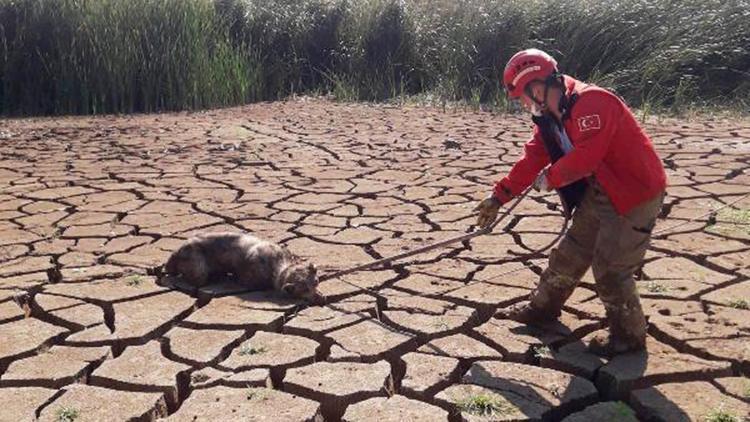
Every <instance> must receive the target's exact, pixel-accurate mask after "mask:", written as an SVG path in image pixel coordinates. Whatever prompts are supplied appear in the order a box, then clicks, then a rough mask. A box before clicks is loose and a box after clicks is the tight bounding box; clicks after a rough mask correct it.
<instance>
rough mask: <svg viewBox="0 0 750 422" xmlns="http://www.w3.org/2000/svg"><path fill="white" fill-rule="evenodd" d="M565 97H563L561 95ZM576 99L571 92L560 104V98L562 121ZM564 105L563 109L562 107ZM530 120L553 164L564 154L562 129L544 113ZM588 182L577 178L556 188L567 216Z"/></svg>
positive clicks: (570, 214)
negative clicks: (537, 129) (537, 130)
mask: <svg viewBox="0 0 750 422" xmlns="http://www.w3.org/2000/svg"><path fill="white" fill-rule="evenodd" d="M563 98H565V97H563ZM577 100H578V94H575V93H573V94H572V95H571V96H570V97H568V98H567V99H565V104H562V102H563V100H561V104H560V107H561V111H562V112H563V121H565V120H567V119H568V118H570V111H571V110H572V109H573V105H575V102H576V101H577ZM563 107H564V109H563ZM531 120H532V121H533V122H534V124H535V125H536V126H537V127H538V128H539V133H540V134H541V135H542V141H543V143H544V149H545V150H546V151H547V155H548V156H549V159H550V163H551V164H555V163H556V162H557V160H559V159H560V158H562V157H563V156H564V155H565V152H564V151H563V149H562V142H561V139H560V138H559V135H558V134H559V131H560V130H562V129H561V128H560V127H559V125H558V123H557V121H556V120H555V118H554V117H552V116H550V115H549V114H548V113H545V114H543V115H541V116H531ZM587 187H588V183H586V180H585V179H581V180H578V181H576V182H573V183H571V184H569V185H567V186H564V187H562V188H560V189H557V193H558V195H559V196H560V203H561V204H562V207H563V213H564V214H565V216H566V217H567V218H570V217H571V216H572V215H573V210H575V208H576V207H578V206H579V205H580V204H581V201H583V195H584V194H585V193H586V188H587Z"/></svg>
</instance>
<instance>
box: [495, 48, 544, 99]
mask: <svg viewBox="0 0 750 422" xmlns="http://www.w3.org/2000/svg"><path fill="white" fill-rule="evenodd" d="M554 73H557V61H556V60H555V59H553V58H552V56H550V55H549V54H547V53H545V52H544V51H542V50H537V49H536V48H529V49H528V50H523V51H519V52H518V53H516V54H514V55H513V57H511V58H510V60H508V64H506V65H505V71H504V72H503V85H505V89H507V90H508V95H510V97H511V98H519V97H520V96H521V94H523V92H524V89H525V88H526V84H528V83H529V82H531V81H533V80H540V81H544V80H546V79H547V78H548V77H549V76H550V75H552V74H554Z"/></svg>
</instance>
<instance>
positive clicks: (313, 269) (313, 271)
mask: <svg viewBox="0 0 750 422" xmlns="http://www.w3.org/2000/svg"><path fill="white" fill-rule="evenodd" d="M307 268H308V269H309V270H310V274H312V275H317V274H318V267H317V266H316V265H315V264H313V263H312V262H311V263H309V264H307Z"/></svg>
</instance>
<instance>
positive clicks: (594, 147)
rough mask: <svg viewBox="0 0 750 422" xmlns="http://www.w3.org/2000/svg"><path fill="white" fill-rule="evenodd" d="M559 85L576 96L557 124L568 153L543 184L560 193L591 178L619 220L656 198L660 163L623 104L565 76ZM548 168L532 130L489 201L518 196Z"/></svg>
mask: <svg viewBox="0 0 750 422" xmlns="http://www.w3.org/2000/svg"><path fill="white" fill-rule="evenodd" d="M564 82H565V87H566V91H567V92H566V93H567V95H571V94H572V93H578V95H579V98H578V101H577V102H576V103H575V104H574V105H573V108H572V111H571V113H570V118H568V119H566V120H565V122H564V123H563V126H564V127H565V132H566V133H567V134H568V137H569V138H570V141H571V143H572V144H573V151H571V152H570V153H568V154H566V155H565V156H564V157H562V158H560V159H559V160H558V161H557V162H556V163H555V164H554V165H553V166H552V167H550V169H549V171H548V173H547V179H548V182H549V185H550V186H551V187H553V188H560V187H563V186H565V185H567V184H570V183H573V182H575V181H576V180H579V179H581V178H584V177H588V176H591V175H593V176H594V177H596V180H597V181H598V182H599V184H600V185H601V186H602V188H603V189H604V191H605V192H606V193H607V196H608V197H609V199H610V200H611V201H612V204H613V205H614V207H615V209H616V210H617V212H618V213H619V214H621V215H624V214H627V213H628V211H630V210H631V209H633V208H634V207H636V206H638V205H639V204H642V203H644V202H646V201H648V200H649V199H652V198H654V197H655V196H656V195H658V194H660V193H662V192H663V191H664V190H665V188H666V186H667V176H666V174H665V172H664V167H663V165H662V162H661V160H660V159H659V156H658V155H657V154H656V151H655V150H654V147H653V145H652V144H651V140H650V139H649V137H648V136H647V135H646V134H645V133H644V132H643V130H642V129H641V128H640V126H639V125H638V122H637V121H636V120H635V117H634V116H633V113H632V112H631V111H630V109H629V108H628V107H627V106H626V105H625V103H623V102H622V100H620V98H618V97H617V96H616V95H614V94H612V93H611V92H609V91H607V90H605V89H602V88H599V87H597V86H594V85H589V84H585V83H583V82H581V81H578V80H576V79H573V78H571V77H569V76H565V77H564ZM549 163H550V160H549V156H548V155H547V151H546V150H545V148H544V143H543V141H542V139H541V135H540V133H539V130H538V129H537V128H536V127H534V137H533V138H532V139H531V140H530V141H529V142H527V143H526V145H525V146H524V156H523V157H521V159H519V160H518V161H517V162H516V164H515V165H514V166H513V168H512V169H511V170H510V173H508V175H507V176H506V177H505V178H503V179H502V180H500V181H498V182H497V183H496V184H495V190H494V192H495V196H496V197H497V198H498V199H500V201H501V202H507V201H508V200H509V199H510V198H509V195H508V193H510V194H511V195H512V196H515V195H518V194H520V193H521V192H523V191H524V190H525V189H526V188H528V187H529V186H530V185H531V183H533V181H534V179H535V178H536V176H537V175H538V174H539V172H540V171H541V170H542V169H543V168H544V167H545V166H547V165H548V164H549Z"/></svg>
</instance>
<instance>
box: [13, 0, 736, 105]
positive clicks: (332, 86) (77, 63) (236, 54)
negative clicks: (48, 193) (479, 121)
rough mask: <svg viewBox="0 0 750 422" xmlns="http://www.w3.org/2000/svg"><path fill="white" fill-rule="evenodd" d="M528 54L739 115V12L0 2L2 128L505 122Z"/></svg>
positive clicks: (648, 7) (575, 4)
mask: <svg viewBox="0 0 750 422" xmlns="http://www.w3.org/2000/svg"><path fill="white" fill-rule="evenodd" d="M528 47H538V48H541V49H544V50H547V51H548V52H550V53H551V54H553V55H554V56H556V57H557V58H558V59H559V62H560V66H561V69H562V70H563V71H564V72H565V73H568V74H572V75H574V76H576V77H579V78H582V79H584V80H588V81H593V82H596V83H598V84H600V85H603V86H607V87H610V88H613V89H614V90H615V91H616V92H618V93H619V94H620V95H622V96H623V97H625V99H626V100H627V101H628V102H629V103H630V104H632V105H634V106H636V107H641V108H654V107H658V108H660V109H668V110H672V111H680V110H684V109H686V108H690V107H715V106H721V107H727V106H728V107H735V108H738V109H744V110H746V109H747V108H748V96H749V94H750V0H730V1H719V0H679V1H678V0H614V1H593V0H524V1H517V0H432V1H430V0H400V1H399V0H0V113H2V114H4V115H37V114H90V113H130V112H153V111H164V110H183V109H201V108H212V107H221V106H229V105H236V104H242V103H247V102H253V101H261V100H275V99H280V98H284V97H286V96H289V95H290V94H312V95H333V96H334V97H335V98H337V99H340V100H364V101H403V100H405V99H411V100H417V101H425V102H431V103H438V104H440V103H442V104H445V103H446V102H453V101H465V102H467V103H469V104H473V105H478V104H483V105H486V106H489V107H497V108H501V109H503V108H507V107H508V104H507V103H506V100H505V96H504V93H503V91H502V87H501V86H500V83H499V79H498V75H499V74H500V72H501V70H502V66H503V65H504V63H505V61H506V60H507V59H508V58H509V57H510V56H511V55H512V54H513V53H514V52H515V51H517V50H519V49H523V48H528Z"/></svg>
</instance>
